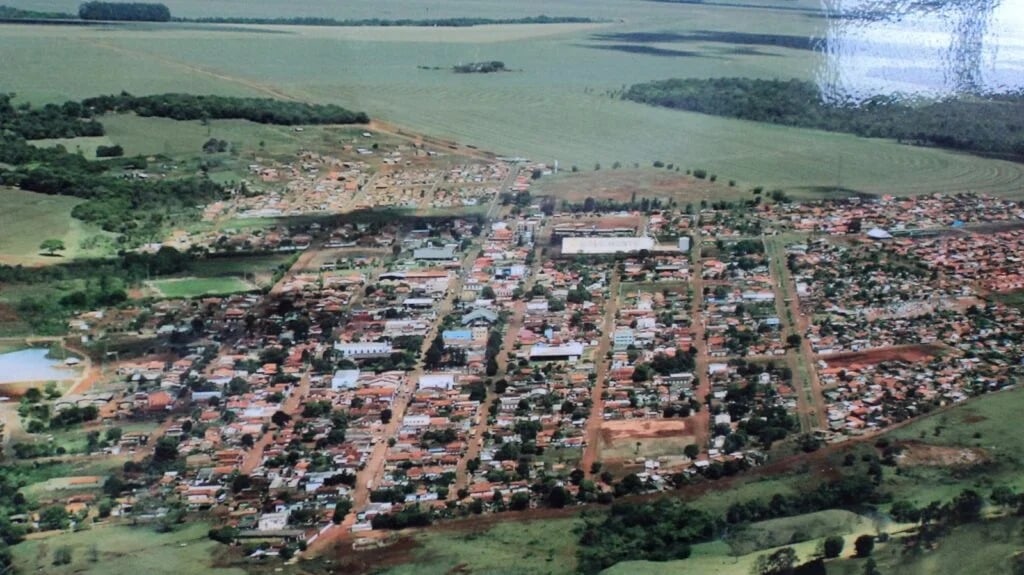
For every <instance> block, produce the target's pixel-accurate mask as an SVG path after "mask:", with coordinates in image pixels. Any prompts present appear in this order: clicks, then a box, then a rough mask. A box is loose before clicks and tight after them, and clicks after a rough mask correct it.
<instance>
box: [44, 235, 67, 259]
mask: <svg viewBox="0 0 1024 575" xmlns="http://www.w3.org/2000/svg"><path fill="white" fill-rule="evenodd" d="M65 249H67V248H65V247H64V242H63V241H61V240H58V239H55V238H50V239H48V240H43V243H41V244H39V250H40V251H43V252H46V255H48V256H52V255H56V253H57V252H62V251H64V250H65Z"/></svg>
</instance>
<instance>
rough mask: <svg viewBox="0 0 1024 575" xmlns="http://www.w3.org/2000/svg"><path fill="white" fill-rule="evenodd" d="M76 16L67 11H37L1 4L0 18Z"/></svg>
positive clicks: (71, 18) (48, 18) (69, 18)
mask: <svg viewBox="0 0 1024 575" xmlns="http://www.w3.org/2000/svg"><path fill="white" fill-rule="evenodd" d="M74 18H75V15H74V14H68V13H66V12H37V11H35V10H22V9H21V8H12V7H10V6H0V20H73V19H74Z"/></svg>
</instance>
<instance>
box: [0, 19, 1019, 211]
mask: <svg viewBox="0 0 1024 575" xmlns="http://www.w3.org/2000/svg"><path fill="white" fill-rule="evenodd" d="M65 4H67V3H66V2H63V1H62V0H53V1H50V2H47V1H44V0H36V1H29V0H22V1H21V2H19V5H22V6H31V7H35V8H50V9H53V8H59V7H61V6H64V5H65ZM761 4H763V5H765V6H770V5H772V4H773V3H772V2H763V3H761ZM775 4H778V5H779V6H782V7H783V8H784V9H761V8H750V7H747V8H738V7H733V6H723V5H721V4H714V5H710V4H708V5H698V4H668V3H659V2H634V1H627V0H602V1H599V2H596V3H593V4H591V3H588V4H586V5H585V6H581V5H579V4H575V3H565V4H562V5H558V6H548V5H544V6H541V3H537V2H528V3H526V4H525V5H519V4H517V5H516V6H514V7H509V6H508V4H507V3H500V2H497V1H496V0H474V1H471V2H461V3H447V4H444V5H443V6H442V7H440V8H438V9H437V10H434V9H433V7H432V9H431V10H430V11H429V13H430V16H431V17H434V16H438V17H440V16H441V15H442V14H444V13H448V14H457V15H464V16H465V15H474V16H489V17H496V16H515V15H523V12H526V11H536V12H537V13H540V12H545V13H548V14H552V15H557V14H565V13H566V12H573V13H575V14H574V15H579V16H590V17H596V18H608V19H610V20H613V21H612V22H609V23H607V24H603V25H601V26H600V27H594V26H593V25H580V26H564V27H563V26H550V27H547V26H541V27H521V26H498V27H490V28H466V29H444V30H442V29H432V28H416V29H372V28H315V27H314V28H302V27H252V28H250V29H249V30H243V31H239V30H238V29H237V28H238V27H233V28H230V29H226V28H217V27H202V26H190V27H187V28H186V27H173V26H147V27H130V26H129V27H116V28H93V27H81V28H79V27H75V28H68V27H51V26H11V25H4V26H0V51H2V52H3V53H4V55H5V57H4V58H3V61H0V74H2V75H3V76H4V77H7V78H10V85H9V87H8V89H11V90H13V91H15V92H17V93H19V94H20V95H21V96H23V97H25V98H30V99H33V100H36V101H40V102H42V101H58V100H62V99H64V98H69V97H71V98H80V97H86V96H92V95H95V94H97V93H109V92H118V91H120V90H122V89H124V90H128V91H131V92H135V93H152V92H164V91H190V92H198V93H203V92H212V93H230V94H249V95H261V96H268V97H279V98H295V99H300V100H308V101H320V102H332V103H338V104H342V105H344V106H346V107H349V108H352V109H358V110H365V111H367V112H369V113H370V114H371V115H372V116H373V117H375V118H379V119H382V120H385V121H388V122H390V123H393V124H395V125H398V126H403V127H406V128H409V129H412V130H418V131H422V132H425V133H427V134H430V135H436V136H440V137H445V138H449V139H453V140H457V141H460V142H463V143H467V144H473V145H476V146H478V147H480V148H481V149H488V150H493V151H495V152H498V153H502V154H509V155H518V156H526V157H530V158H532V159H536V160H544V161H549V162H551V161H554V160H556V159H557V160H559V161H560V162H561V164H562V165H563V166H570V165H572V164H576V165H578V166H579V167H580V168H581V169H591V168H592V167H593V165H594V164H595V163H601V164H602V165H603V166H605V167H607V166H610V165H611V164H613V163H614V162H616V161H618V162H622V163H623V165H632V164H633V163H639V164H641V165H642V166H649V165H650V164H651V162H652V161H653V160H662V161H664V162H666V163H675V164H677V165H681V166H687V167H700V168H703V169H706V170H708V171H709V172H712V173H717V174H718V175H719V177H720V178H727V179H735V180H736V181H737V185H738V187H740V188H742V189H749V188H750V187H753V186H758V185H762V186H765V187H785V188H787V189H790V190H792V191H794V192H798V189H800V188H802V189H812V188H815V187H818V186H828V187H830V188H834V187H842V188H848V189H851V190H856V191H860V192H868V193H896V194H907V193H922V192H941V191H963V190H973V191H978V192H993V193H1003V194H1019V193H1020V189H1021V186H1022V184H1024V166H1021V165H1019V164H1012V163H1009V162H1002V161H996V160H988V159H981V158H977V157H973V156H967V155H961V154H955V153H951V152H946V151H942V150H937V149H926V148H917V147H912V146H907V145H900V144H897V143H896V142H891V141H876V140H868V139H863V138H857V137H854V136H850V135H846V134H835V133H825V132H817V131H813V130H803V129H796V128H787V127H782V126H770V125H762V124H757V123H751V122H744V121H739V120H730V119H725V118H717V117H710V116H704V115H700V114H692V113H686V112H678V111H673V110H664V109H656V108H653V107H649V106H644V105H641V104H635V103H631V102H624V101H620V100H618V99H615V98H612V97H609V95H608V93H609V92H610V91H616V90H619V89H621V88H622V87H623V86H624V85H630V84H633V83H636V82H644V81H650V80H656V79H664V78H671V77H708V76H722V75H728V76H748V77H761V78H775V77H781V78H790V77H795V78H801V79H813V78H814V76H815V74H816V73H817V71H818V68H819V66H820V64H821V62H820V61H819V58H820V56H818V55H817V54H816V53H815V52H813V51H811V50H808V49H806V47H804V48H800V47H799V46H794V45H793V43H794V42H796V43H797V44H799V42H800V41H805V42H806V41H807V39H809V38H814V37H820V36H822V35H823V34H825V33H826V30H825V29H824V24H823V22H824V21H823V20H822V19H820V18H811V17H806V15H805V14H801V15H800V16H795V15H794V11H793V10H794V9H797V10H803V9H811V10H817V9H818V4H817V3H811V2H803V1H800V2H785V3H781V2H776V3H775ZM783 4H784V6H783ZM65 7H66V6H65ZM171 8H172V10H179V11H181V12H182V13H183V14H186V15H193V16H195V15H203V14H198V12H204V13H205V15H212V14H215V13H216V14H219V15H228V14H237V11H239V10H242V8H240V7H238V6H237V5H235V6H232V5H229V3H211V4H209V5H205V4H201V3H198V2H195V1H192V0H187V1H183V2H181V3H180V4H176V3H173V2H172V3H171ZM292 8H293V6H292V5H291V4H289V14H288V15H299V13H307V14H308V13H314V12H315V13H317V14H318V15H326V16H329V15H332V13H333V12H334V11H337V10H339V8H337V7H332V6H330V5H329V3H326V2H312V1H310V2H306V3H300V5H299V6H295V7H294V10H295V11H291V10H292ZM347 8H348V4H347V3H346V10H347ZM583 8H585V9H586V13H579V12H580V10H582V9H583ZM245 9H246V10H251V11H252V12H253V13H252V14H250V15H259V14H257V13H260V12H262V13H263V15H266V14H268V13H270V14H273V13H275V10H280V9H281V8H280V6H277V7H275V5H274V4H273V3H271V2H260V3H257V4H256V5H254V6H249V5H246V8H245ZM363 10H365V11H366V15H373V16H378V17H391V18H396V17H423V16H424V15H425V14H426V12H427V10H426V9H425V8H424V7H423V6H422V5H419V4H417V3H414V2H412V1H411V0H395V1H392V2H386V3H383V4H378V3H370V2H358V3H356V5H355V7H354V8H353V9H352V13H349V12H347V11H346V13H345V14H344V15H345V16H346V17H358V15H359V14H360V13H362V11H363ZM435 12H436V13H435ZM723 33H725V35H723ZM728 34H739V36H729V35H728ZM762 38H763V39H762ZM58 39H59V40H60V41H59V42H58V41H57V40H58ZM778 39H781V40H782V41H781V42H780V43H776V40H778ZM491 59H495V60H502V61H504V62H505V63H506V64H507V65H508V66H509V67H510V68H512V69H515V70H517V71H516V72H515V73H508V74H500V75H492V74H488V75H480V74H451V73H448V72H446V71H444V70H422V69H420V68H419V66H427V67H434V66H438V67H441V68H447V67H450V66H452V65H454V64H457V63H460V62H471V61H482V60H491ZM23 70H31V71H32V73H29V74H24V73H20V72H21V71H23ZM172 84H173V86H172ZM113 132H114V135H113V137H112V139H114V140H116V139H117V137H116V136H117V130H116V128H115V129H114V130H113ZM124 138H125V139H126V140H133V139H134V140H135V141H134V142H132V141H128V143H127V145H126V148H129V149H136V150H141V149H144V148H146V147H148V149H149V150H152V151H161V150H160V146H161V145H166V146H169V149H170V150H173V149H174V147H175V144H174V143H170V144H160V143H155V142H149V141H139V140H138V139H135V138H134V137H133V136H130V135H127V134H125V135H124ZM191 138H192V136H190V137H189V141H190V142H191V141H192V140H191ZM155 139H157V140H158V139H159V138H155ZM187 147H192V144H191V143H189V144H188V146H187Z"/></svg>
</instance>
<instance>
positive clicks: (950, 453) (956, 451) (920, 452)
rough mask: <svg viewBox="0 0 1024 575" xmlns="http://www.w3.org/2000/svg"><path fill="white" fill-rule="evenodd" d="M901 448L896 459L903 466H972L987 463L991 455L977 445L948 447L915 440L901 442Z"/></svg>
mask: <svg viewBox="0 0 1024 575" xmlns="http://www.w3.org/2000/svg"><path fill="white" fill-rule="evenodd" d="M900 447H902V448H903V451H902V453H901V454H900V457H899V459H898V462H899V465H901V466H904V467H917V466H924V467H972V466H975V465H980V464H982V463H987V462H988V461H989V460H990V459H991V456H990V455H989V453H988V451H985V450H984V449H981V448H978V447H950V446H944V445H929V444H926V443H920V442H917V441H908V442H906V443H901V444H900Z"/></svg>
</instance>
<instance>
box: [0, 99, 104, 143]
mask: <svg viewBox="0 0 1024 575" xmlns="http://www.w3.org/2000/svg"><path fill="white" fill-rule="evenodd" d="M13 98H14V94H0V133H2V132H10V133H12V134H16V135H18V136H20V137H22V138H24V139H26V140H41V139H44V138H77V137H85V136H102V135H103V134H104V131H103V125H102V124H100V123H99V122H97V121H96V120H94V119H93V117H92V111H90V110H89V109H88V108H86V107H84V106H82V105H81V104H79V103H78V102H65V103H63V104H59V105H58V104H47V105H45V106H43V107H41V108H33V107H32V106H31V105H30V104H28V103H27V102H26V103H23V104H19V105H15V104H14V102H13Z"/></svg>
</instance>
